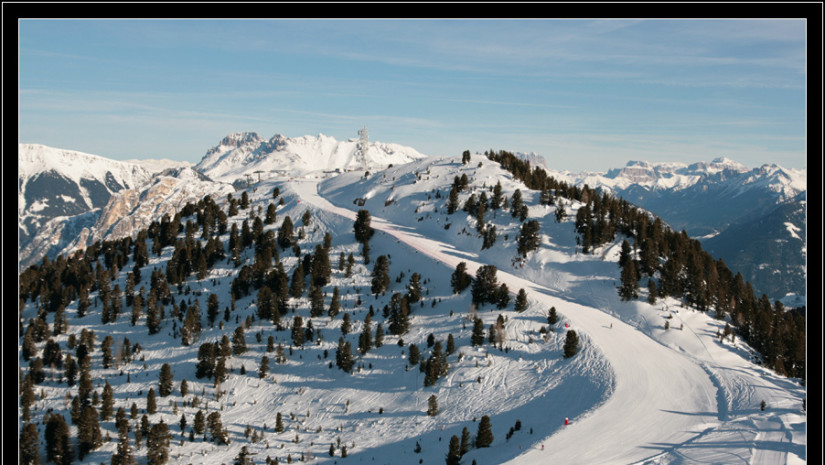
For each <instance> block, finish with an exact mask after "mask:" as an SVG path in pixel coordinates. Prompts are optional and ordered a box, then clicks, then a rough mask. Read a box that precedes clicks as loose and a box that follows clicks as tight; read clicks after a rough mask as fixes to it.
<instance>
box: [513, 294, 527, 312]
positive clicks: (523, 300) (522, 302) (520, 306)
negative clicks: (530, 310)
mask: <svg viewBox="0 0 825 465" xmlns="http://www.w3.org/2000/svg"><path fill="white" fill-rule="evenodd" d="M515 310H516V311H517V312H523V311H525V310H527V292H526V291H525V290H524V289H519V291H518V296H517V297H516V306H515Z"/></svg>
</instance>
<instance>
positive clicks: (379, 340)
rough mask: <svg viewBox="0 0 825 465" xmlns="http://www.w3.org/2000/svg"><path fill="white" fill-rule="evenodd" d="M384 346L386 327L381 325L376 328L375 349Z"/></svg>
mask: <svg viewBox="0 0 825 465" xmlns="http://www.w3.org/2000/svg"><path fill="white" fill-rule="evenodd" d="M383 345H384V327H383V326H381V323H379V324H378V326H377V327H376V328H375V347H376V348H378V347H381V346H383Z"/></svg>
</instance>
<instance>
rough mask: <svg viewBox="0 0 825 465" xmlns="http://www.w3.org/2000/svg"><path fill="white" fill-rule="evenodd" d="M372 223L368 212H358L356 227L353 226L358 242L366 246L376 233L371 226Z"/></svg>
mask: <svg viewBox="0 0 825 465" xmlns="http://www.w3.org/2000/svg"><path fill="white" fill-rule="evenodd" d="M370 222H371V217H370V212H369V211H368V210H358V213H357V216H356V218H355V225H354V226H353V229H354V231H355V240H356V241H358V242H360V243H362V244H364V243H367V242H369V240H370V239H371V238H372V235H373V234H374V233H375V230H373V229H372V227H371V226H370Z"/></svg>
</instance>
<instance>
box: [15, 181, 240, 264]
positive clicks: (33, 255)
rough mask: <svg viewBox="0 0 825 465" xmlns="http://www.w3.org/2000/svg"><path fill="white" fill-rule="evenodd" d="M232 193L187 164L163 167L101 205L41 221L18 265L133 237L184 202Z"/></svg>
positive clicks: (226, 187)
mask: <svg viewBox="0 0 825 465" xmlns="http://www.w3.org/2000/svg"><path fill="white" fill-rule="evenodd" d="M233 192H235V189H234V188H233V187H232V186H231V185H229V184H226V183H219V182H214V181H212V180H211V179H209V178H208V177H206V176H205V175H203V174H201V173H199V172H197V171H195V170H194V169H192V168H190V167H186V168H168V169H166V170H164V171H163V172H161V173H158V174H157V175H155V176H154V177H152V179H151V180H150V181H149V182H147V183H146V184H143V185H142V186H140V187H139V188H136V189H122V190H120V191H118V192H116V193H114V194H113V195H112V196H111V197H110V198H109V201H108V202H107V203H106V204H105V205H104V206H103V207H100V208H95V209H92V210H90V211H88V212H84V213H82V214H78V215H73V216H58V217H55V218H53V219H51V220H49V221H47V222H46V223H45V224H44V225H43V226H41V228H40V230H39V232H38V233H37V235H35V237H33V238H32V240H31V241H29V242H28V244H26V246H25V247H23V248H22V249H21V251H20V267H21V269H22V268H25V267H27V266H29V265H31V264H34V263H37V262H38V261H40V260H41V259H42V257H44V256H49V257H50V258H54V257H55V256H57V255H65V254H70V253H72V252H74V251H76V250H82V249H85V248H86V247H88V246H90V245H92V244H93V243H95V242H96V241H102V240H112V239H119V238H122V237H127V236H129V237H134V236H135V235H136V234H137V233H138V231H140V230H141V229H144V228H146V227H148V226H149V224H150V223H151V222H152V221H156V220H159V219H160V218H162V217H163V216H164V215H170V216H174V215H175V213H176V212H178V211H179V210H180V209H182V208H183V206H184V205H186V204H187V203H189V202H197V201H199V200H201V199H202V198H203V197H204V196H206V195H210V196H213V197H215V198H217V197H226V196H227V195H228V194H231V193H233Z"/></svg>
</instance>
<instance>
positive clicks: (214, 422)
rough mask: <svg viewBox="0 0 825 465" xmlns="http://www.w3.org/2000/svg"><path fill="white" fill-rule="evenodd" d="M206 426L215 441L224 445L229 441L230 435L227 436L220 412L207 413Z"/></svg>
mask: <svg viewBox="0 0 825 465" xmlns="http://www.w3.org/2000/svg"><path fill="white" fill-rule="evenodd" d="M206 426H207V428H208V429H209V434H210V435H211V436H212V440H213V441H215V442H217V443H218V444H222V445H225V444H228V443H229V437H228V436H227V432H226V430H224V428H223V423H222V422H221V414H220V413H219V412H212V413H210V414H209V415H207V417H206Z"/></svg>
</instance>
